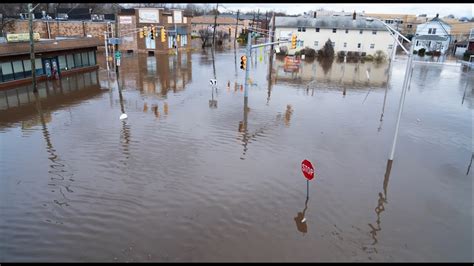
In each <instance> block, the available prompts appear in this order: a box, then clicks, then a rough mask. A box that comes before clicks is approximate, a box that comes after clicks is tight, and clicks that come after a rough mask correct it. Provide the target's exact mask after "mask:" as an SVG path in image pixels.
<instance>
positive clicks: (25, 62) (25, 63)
mask: <svg viewBox="0 0 474 266" xmlns="http://www.w3.org/2000/svg"><path fill="white" fill-rule="evenodd" d="M23 67H24V68H25V77H30V76H31V60H30V59H28V60H23Z"/></svg>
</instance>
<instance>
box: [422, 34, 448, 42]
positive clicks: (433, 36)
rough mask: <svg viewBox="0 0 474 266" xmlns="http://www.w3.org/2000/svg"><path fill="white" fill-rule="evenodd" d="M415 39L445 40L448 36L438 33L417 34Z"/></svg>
mask: <svg viewBox="0 0 474 266" xmlns="http://www.w3.org/2000/svg"><path fill="white" fill-rule="evenodd" d="M416 40H420V41H446V40H448V37H443V36H439V35H419V36H416Z"/></svg>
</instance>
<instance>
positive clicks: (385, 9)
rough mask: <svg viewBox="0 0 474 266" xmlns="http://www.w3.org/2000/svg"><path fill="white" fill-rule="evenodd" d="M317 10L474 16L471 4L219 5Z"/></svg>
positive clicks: (288, 11)
mask: <svg viewBox="0 0 474 266" xmlns="http://www.w3.org/2000/svg"><path fill="white" fill-rule="evenodd" d="M221 5H222V8H221ZM319 8H324V9H325V10H334V11H342V10H344V11H350V12H352V11H354V10H356V11H357V12H362V11H365V12H366V13H390V14H393V13H395V14H412V15H420V14H427V15H428V16H429V17H434V16H435V15H436V13H439V16H440V17H444V16H447V15H449V14H453V15H454V16H456V17H458V18H459V17H468V18H471V17H472V16H473V14H474V5H472V4H408V3H406V4H352V3H351V4H306V3H302V4H298V3H295V4H262V3H256V4H251V3H245V4H228V3H225V4H219V11H221V12H225V11H226V10H232V11H237V10H238V9H240V10H241V11H244V12H247V11H253V10H257V9H260V13H262V12H263V13H265V11H271V10H275V11H282V12H283V11H285V12H286V14H289V15H293V14H302V13H303V12H305V11H309V10H316V9H319Z"/></svg>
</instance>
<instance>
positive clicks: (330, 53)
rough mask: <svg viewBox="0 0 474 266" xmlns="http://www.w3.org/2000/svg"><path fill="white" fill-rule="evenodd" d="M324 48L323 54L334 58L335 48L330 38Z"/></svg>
mask: <svg viewBox="0 0 474 266" xmlns="http://www.w3.org/2000/svg"><path fill="white" fill-rule="evenodd" d="M321 50H322V56H323V57H326V58H330V59H333V58H334V48H333V47H332V42H331V39H328V40H327V41H326V43H325V44H324V47H323V49H321Z"/></svg>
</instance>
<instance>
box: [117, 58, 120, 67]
mask: <svg viewBox="0 0 474 266" xmlns="http://www.w3.org/2000/svg"><path fill="white" fill-rule="evenodd" d="M117 66H120V57H117Z"/></svg>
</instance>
